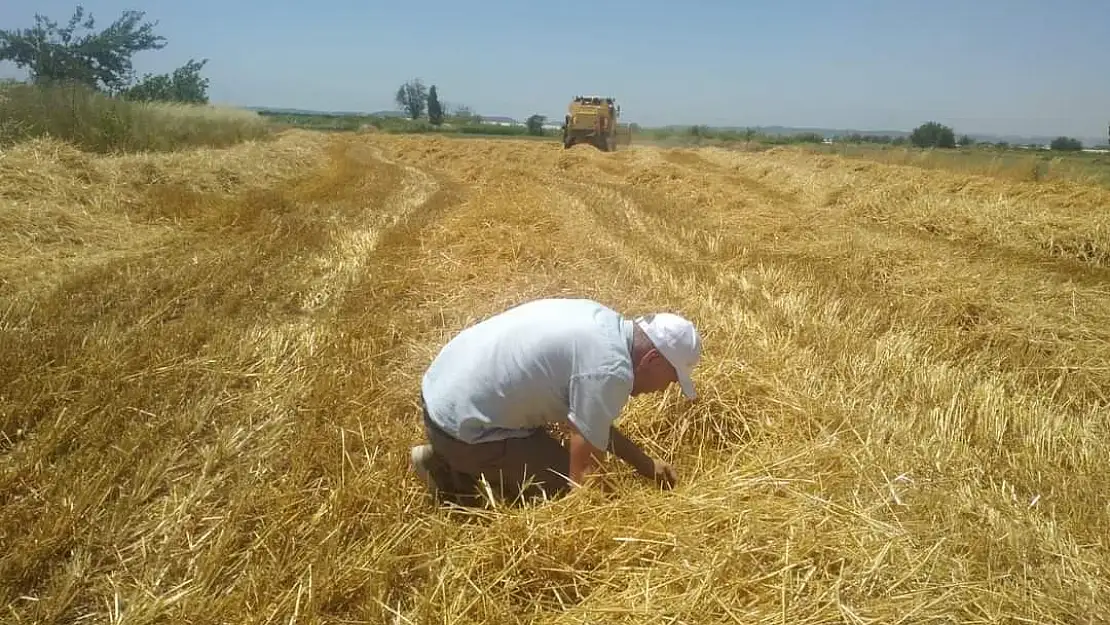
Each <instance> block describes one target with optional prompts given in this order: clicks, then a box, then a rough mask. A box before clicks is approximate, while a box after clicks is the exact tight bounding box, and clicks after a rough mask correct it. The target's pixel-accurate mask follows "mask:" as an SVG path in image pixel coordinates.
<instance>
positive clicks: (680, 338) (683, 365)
mask: <svg viewBox="0 0 1110 625" xmlns="http://www.w3.org/2000/svg"><path fill="white" fill-rule="evenodd" d="M636 325H638V326H639V327H640V329H641V330H643V331H644V334H646V335H647V336H648V338H649V339H651V342H652V343H653V344H654V345H655V348H656V349H658V350H659V352H660V353H662V354H663V357H664V358H666V359H667V362H669V363H671V366H673V367H674V370H675V372H676V373H678V383H679V385H680V386H681V387H682V392H683V393H684V394H685V395H686V397H688V398H689V399H694V398H695V397H697V393H695V392H694V381H693V380H692V379H691V378H690V374H691V372H693V370H694V366H695V365H697V364H698V360H700V359H701V337H699V336H698V330H697V328H695V327H694V324H693V323H690V321H688V320H687V319H684V318H683V317H680V316H678V315H675V314H672V313H655V314H651V315H644V316H642V317H637V318H636Z"/></svg>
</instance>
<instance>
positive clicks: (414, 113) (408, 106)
mask: <svg viewBox="0 0 1110 625" xmlns="http://www.w3.org/2000/svg"><path fill="white" fill-rule="evenodd" d="M396 99H397V106H399V107H400V108H401V110H402V111H405V112H406V113H408V116H409V117H410V118H411V119H420V116H421V115H423V114H424V107H425V106H426V105H427V103H428V90H427V89H426V88H425V87H424V81H422V80H420V79H419V78H414V79H413V80H410V81H408V82H406V83H405V84H403V85H401V86H400V87H399V88H398V89H397V96H396Z"/></svg>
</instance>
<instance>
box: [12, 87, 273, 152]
mask: <svg viewBox="0 0 1110 625" xmlns="http://www.w3.org/2000/svg"><path fill="white" fill-rule="evenodd" d="M0 120H2V121H0V145H9V144H12V143H15V142H18V141H22V140H25V139H30V138H34V137H42V136H50V137H54V138H57V139H61V140H64V141H69V142H72V143H73V144H75V145H76V146H78V147H79V148H81V149H83V150H87V151H91V152H101V153H114V152H146V151H168V150H174V149H178V148H183V147H193V146H212V147H222V146H227V145H232V144H235V143H238V142H240V141H245V140H250V139H259V138H263V137H266V136H268V135H269V134H270V132H271V127H270V125H269V123H268V122H267V121H266V120H265V119H263V118H262V117H261V116H259V115H258V114H256V113H254V112H252V111H246V110H242V109H235V108H230V107H229V108H223V107H216V106H210V105H199V104H176V103H165V102H134V101H128V100H124V99H119V98H114V97H111V96H108V95H105V94H103V93H99V92H97V91H94V90H92V89H89V88H87V87H83V86H79V85H31V84H22V83H16V84H9V85H5V86H3V87H0Z"/></svg>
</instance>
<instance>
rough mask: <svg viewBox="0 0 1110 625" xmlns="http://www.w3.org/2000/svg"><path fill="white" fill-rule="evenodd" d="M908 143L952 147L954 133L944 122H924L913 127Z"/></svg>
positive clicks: (954, 144) (954, 145) (922, 146)
mask: <svg viewBox="0 0 1110 625" xmlns="http://www.w3.org/2000/svg"><path fill="white" fill-rule="evenodd" d="M910 143H912V144H913V145H914V146H916V147H919V148H954V147H956V135H955V133H953V132H952V129H951V128H949V127H948V126H945V125H944V124H940V123H937V122H926V123H924V124H922V125H920V126H918V127H917V128H914V129H913V132H912V133H910Z"/></svg>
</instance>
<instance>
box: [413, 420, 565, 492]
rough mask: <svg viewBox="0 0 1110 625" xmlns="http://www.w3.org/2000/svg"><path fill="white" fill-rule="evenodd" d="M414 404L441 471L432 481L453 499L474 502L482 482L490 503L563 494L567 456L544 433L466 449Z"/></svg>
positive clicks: (467, 446)
mask: <svg viewBox="0 0 1110 625" xmlns="http://www.w3.org/2000/svg"><path fill="white" fill-rule="evenodd" d="M420 403H421V408H422V409H423V412H424V431H425V433H426V435H427V437H428V442H429V443H430V444H431V446H432V450H433V451H434V452H435V454H436V456H437V457H438V458H439V459H440V460H441V461H442V463H443V464H444V465H446V466H445V467H444V469H446V470H445V471H443V473H444V475H439V476H437V477H436V480H437V482H439V483H440V488H441V489H442V490H444V491H447V492H449V493H453V494H454V497H455V498H456V499H463V500H467V501H473V500H474V498H475V497H480V495H479V494H478V490H477V489H478V488H479V479H480V478H481V477H483V476H484V477H485V479H486V481H487V482H489V485H490V487H491V488H492V489H493V494H494V496H495V497H498V498H503V499H509V500H515V499H517V498H518V497H521V496H523V497H525V498H531V497H535V496H542V495H546V496H548V497H553V496H557V495H560V494H562V493H565V492H566V491H567V489H568V488H569V484H568V483H567V476H569V475H570V452H569V451H568V450H567V448H566V447H564V446H563V445H562V443H560V442H559V441H557V440H555V439H554V438H552V436H551V435H550V434H548V433H547V432H546V431H545V430H543V429H537V430H536V431H534V432H533V433H532V434H530V435H529V436H526V437H524V438H509V439H504V440H498V441H489V442H484V443H466V442H463V441H460V440H458V439H456V438H454V437H453V436H451V435H450V434H448V433H447V432H444V431H443V430H442V429H440V427H439V426H437V425H436V424H435V423H434V422H433V421H432V420H431V418H430V417H429V415H428V408H427V406H425V405H424V402H423V398H421V402H420ZM444 482H446V483H444ZM522 487H523V488H522Z"/></svg>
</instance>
